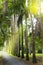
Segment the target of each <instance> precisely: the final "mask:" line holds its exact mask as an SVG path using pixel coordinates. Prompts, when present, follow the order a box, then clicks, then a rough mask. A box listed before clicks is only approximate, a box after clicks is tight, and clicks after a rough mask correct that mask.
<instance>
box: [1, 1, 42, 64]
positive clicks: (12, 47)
mask: <svg viewBox="0 0 43 65" xmlns="http://www.w3.org/2000/svg"><path fill="white" fill-rule="evenodd" d="M0 50H3V51H4V52H6V53H8V54H11V55H13V56H17V57H20V58H22V59H26V60H28V61H30V60H32V63H37V62H38V60H37V58H38V59H39V60H41V62H42V63H43V0H0ZM40 58H41V59H40Z"/></svg>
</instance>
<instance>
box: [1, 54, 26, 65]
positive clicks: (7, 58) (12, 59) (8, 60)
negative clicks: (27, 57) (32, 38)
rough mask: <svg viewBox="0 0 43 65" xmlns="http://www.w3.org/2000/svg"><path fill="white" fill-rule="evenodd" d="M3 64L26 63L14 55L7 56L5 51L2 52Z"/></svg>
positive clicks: (15, 64)
mask: <svg viewBox="0 0 43 65" xmlns="http://www.w3.org/2000/svg"><path fill="white" fill-rule="evenodd" d="M2 55H3V58H4V60H3V62H4V65H27V64H26V63H25V62H24V61H23V60H21V59H18V58H16V57H12V56H8V55H7V54H6V53H2Z"/></svg>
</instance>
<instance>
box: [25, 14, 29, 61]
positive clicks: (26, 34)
mask: <svg viewBox="0 0 43 65" xmlns="http://www.w3.org/2000/svg"><path fill="white" fill-rule="evenodd" d="M25 23H26V29H25V44H26V60H29V55H28V53H29V50H28V32H27V16H26V15H25Z"/></svg>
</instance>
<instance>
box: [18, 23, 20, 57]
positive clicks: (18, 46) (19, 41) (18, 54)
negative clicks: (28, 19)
mask: <svg viewBox="0 0 43 65" xmlns="http://www.w3.org/2000/svg"><path fill="white" fill-rule="evenodd" d="M18 34H19V43H18V57H20V24H19V26H18Z"/></svg>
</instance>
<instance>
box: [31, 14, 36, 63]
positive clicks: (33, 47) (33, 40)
mask: <svg viewBox="0 0 43 65" xmlns="http://www.w3.org/2000/svg"><path fill="white" fill-rule="evenodd" d="M31 25H32V49H33V50H32V51H33V61H32V62H33V63H36V55H35V31H34V29H33V20H32V15H31Z"/></svg>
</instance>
